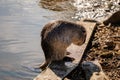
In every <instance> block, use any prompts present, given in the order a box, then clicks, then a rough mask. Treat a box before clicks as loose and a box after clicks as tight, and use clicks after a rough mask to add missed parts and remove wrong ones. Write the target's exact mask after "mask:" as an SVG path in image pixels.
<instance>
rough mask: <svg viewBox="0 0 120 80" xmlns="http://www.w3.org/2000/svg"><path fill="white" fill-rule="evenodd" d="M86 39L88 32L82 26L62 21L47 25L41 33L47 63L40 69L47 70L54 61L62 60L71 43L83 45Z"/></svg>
mask: <svg viewBox="0 0 120 80" xmlns="http://www.w3.org/2000/svg"><path fill="white" fill-rule="evenodd" d="M85 39H86V30H85V28H84V27H83V26H81V25H78V24H75V23H71V22H67V21H62V20H57V21H53V22H50V23H48V24H46V25H45V26H44V28H43V29H42V31H41V46H42V49H43V51H44V55H45V59H46V61H45V63H43V64H42V65H41V66H40V68H41V69H45V68H46V67H47V66H48V64H50V63H51V62H52V61H57V60H62V59H63V58H64V57H65V56H66V55H67V52H66V48H67V47H68V46H69V45H70V44H71V43H74V44H76V45H82V44H83V43H84V42H85Z"/></svg>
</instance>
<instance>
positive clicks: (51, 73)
mask: <svg viewBox="0 0 120 80" xmlns="http://www.w3.org/2000/svg"><path fill="white" fill-rule="evenodd" d="M77 23H78V24H82V25H83V26H84V27H85V28H86V30H87V38H86V42H85V43H84V44H83V45H82V46H77V45H74V44H71V45H70V46H69V47H68V48H67V51H68V52H70V53H71V54H70V55H69V56H70V57H73V58H74V59H75V60H74V61H73V62H65V63H64V62H63V61H59V62H52V63H51V64H50V65H49V66H48V68H47V69H46V70H44V71H42V72H41V73H40V74H39V75H38V76H37V77H36V78H35V79H34V80H62V79H63V78H64V77H65V76H66V75H67V74H68V73H70V72H71V71H72V70H73V69H74V68H76V67H77V65H78V64H79V62H80V61H81V58H82V56H83V54H84V52H85V49H86V47H87V45H88V43H89V40H90V37H91V35H92V32H93V30H94V28H95V26H96V23H93V22H92V23H91V22H77Z"/></svg>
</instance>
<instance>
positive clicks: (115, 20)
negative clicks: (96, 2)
mask: <svg viewBox="0 0 120 80" xmlns="http://www.w3.org/2000/svg"><path fill="white" fill-rule="evenodd" d="M109 23H111V25H120V11H117V12H115V13H114V14H113V15H111V16H110V17H109V18H108V19H107V20H105V21H104V22H103V24H104V25H108V24H109Z"/></svg>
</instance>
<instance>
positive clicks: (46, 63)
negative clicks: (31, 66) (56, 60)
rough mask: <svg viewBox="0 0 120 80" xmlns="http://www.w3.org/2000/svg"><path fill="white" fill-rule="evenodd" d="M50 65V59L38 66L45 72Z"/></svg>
mask: <svg viewBox="0 0 120 80" xmlns="http://www.w3.org/2000/svg"><path fill="white" fill-rule="evenodd" d="M50 63H51V60H50V59H47V60H46V61H45V62H44V63H43V64H41V65H40V67H39V68H40V69H42V70H45V69H46V68H47V66H48V65H49V64H50Z"/></svg>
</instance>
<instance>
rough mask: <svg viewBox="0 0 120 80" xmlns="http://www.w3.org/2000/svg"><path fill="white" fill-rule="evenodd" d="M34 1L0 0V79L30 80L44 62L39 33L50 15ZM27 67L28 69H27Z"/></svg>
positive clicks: (49, 12)
mask: <svg viewBox="0 0 120 80" xmlns="http://www.w3.org/2000/svg"><path fill="white" fill-rule="evenodd" d="M38 2H39V1H38V0H0V80H32V79H33V78H34V77H35V76H36V75H37V74H38V73H37V72H36V71H32V68H33V67H35V66H36V65H38V64H40V63H42V62H43V61H44V55H43V52H42V49H41V47H40V31H41V29H42V27H43V25H44V24H45V23H47V22H48V21H49V20H50V19H49V18H46V17H45V16H47V15H53V14H54V13H53V12H51V11H49V10H46V9H42V8H41V7H40V6H38ZM29 68H30V69H29Z"/></svg>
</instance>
